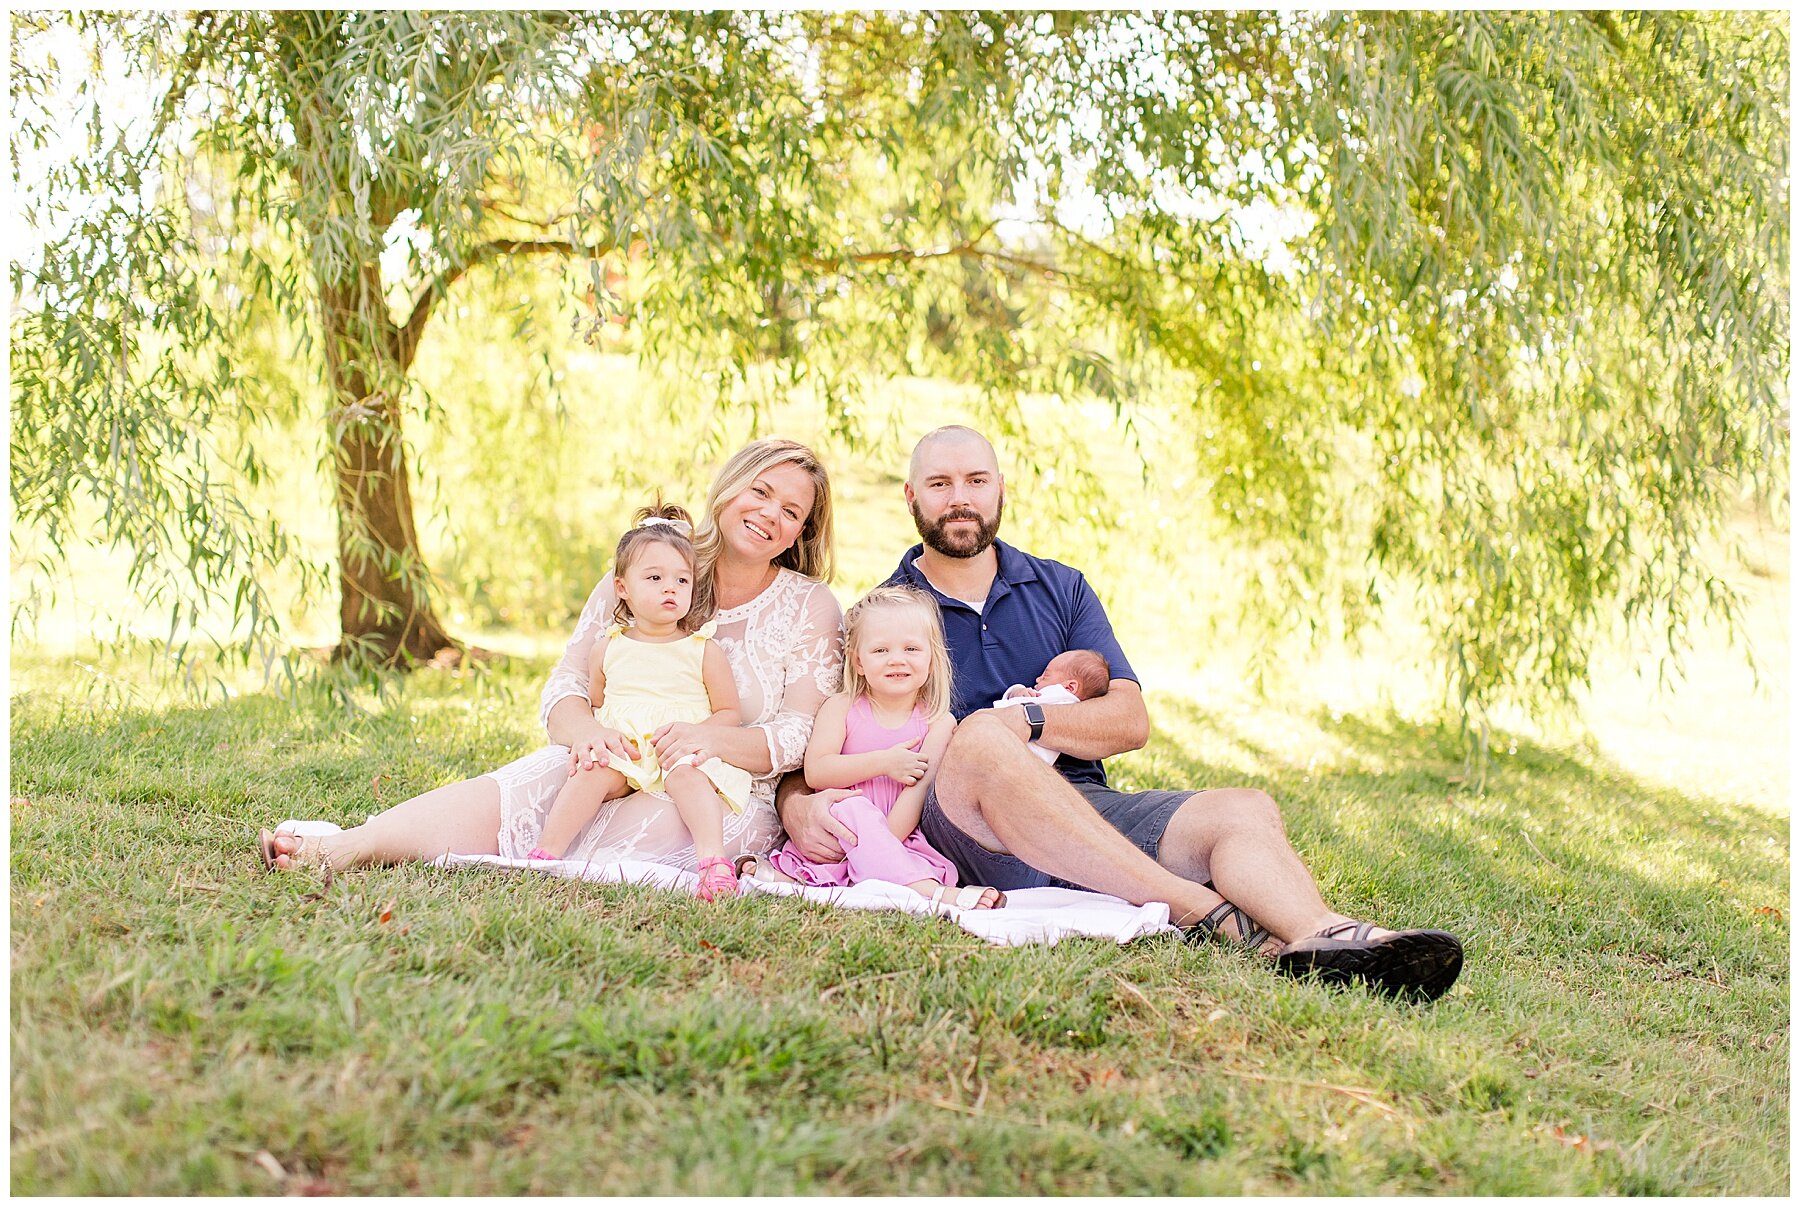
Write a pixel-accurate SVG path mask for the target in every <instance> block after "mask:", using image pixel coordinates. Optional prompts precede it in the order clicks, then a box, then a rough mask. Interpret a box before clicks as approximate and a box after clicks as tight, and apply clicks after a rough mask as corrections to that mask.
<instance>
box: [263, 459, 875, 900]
mask: <svg viewBox="0 0 1800 1207" xmlns="http://www.w3.org/2000/svg"><path fill="white" fill-rule="evenodd" d="M693 545H694V553H695V574H694V585H693V603H692V612H693V614H694V615H695V616H696V617H700V618H710V619H711V621H712V623H713V624H714V625H715V626H716V628H715V631H714V640H715V641H717V642H718V644H719V646H720V647H721V648H723V650H724V651H725V654H726V656H727V658H728V659H729V661H730V665H731V675H732V679H733V681H734V682H735V683H736V685H737V690H738V699H739V703H740V713H741V715H742V717H743V721H744V724H743V725H741V726H736V725H721V724H708V723H704V722H700V723H671V724H667V725H664V726H662V727H660V728H659V729H657V730H656V731H655V733H654V735H653V743H654V748H655V752H656V757H657V759H658V760H659V761H660V762H661V763H662V765H664V766H676V765H678V764H680V763H683V762H686V761H694V762H697V763H706V762H707V761H708V760H710V759H714V758H716V759H720V760H722V761H723V762H725V763H727V764H729V765H731V766H733V767H741V768H743V769H744V770H746V771H748V772H749V773H750V775H751V790H750V799H749V803H748V804H747V805H746V806H745V808H744V809H743V811H742V812H738V813H733V814H731V815H730V816H728V817H727V818H726V819H725V826H724V843H725V852H726V855H727V857H733V856H737V855H742V854H762V853H764V852H766V851H768V850H770V849H771V848H772V847H773V846H774V845H775V843H776V841H777V840H778V839H779V837H780V835H781V824H780V822H779V821H778V820H777V819H776V816H775V809H774V804H773V801H774V795H775V784H776V782H777V781H778V780H779V779H780V778H781V776H782V774H783V773H784V772H787V771H791V770H793V769H794V768H796V767H799V766H800V765H801V761H802V760H803V758H804V757H805V754H806V745H807V740H808V738H809V737H810V736H811V733H812V726H813V717H814V715H815V714H816V713H817V712H818V711H819V706H820V705H821V704H823V703H824V702H825V699H826V698H827V697H828V696H830V695H831V694H832V693H833V692H834V691H836V690H837V687H838V683H839V681H840V679H841V677H842V674H843V657H844V655H843V632H842V628H843V614H842V612H841V610H840V609H839V607H838V603H837V600H836V599H835V598H834V597H833V596H832V594H831V590H830V588H828V587H827V586H826V585H825V582H826V580H828V579H829V578H830V577H831V572H832V528H831V483H830V479H829V478H828V477H827V475H826V473H825V467H824V466H823V465H822V464H820V462H819V459H818V458H817V457H816V456H815V455H814V454H813V452H812V451H811V450H810V449H808V448H807V447H806V446H805V445H802V444H797V443H795V442H794V441H792V440H781V439H765V440H757V441H753V442H752V443H750V444H748V445H746V446H745V447H744V448H743V449H742V450H740V451H739V452H738V453H737V454H736V455H735V456H733V457H732V458H731V459H730V460H729V461H727V462H726V463H725V464H724V466H723V467H722V468H720V470H719V472H718V474H717V475H716V476H715V477H714V479H713V483H712V489H711V490H710V491H709V492H708V495H707V500H706V508H705V511H704V513H703V514H702V516H701V518H700V522H699V524H698V526H697V527H696V529H695V532H694V540H693ZM617 599H618V593H617V591H616V590H615V588H614V585H613V576H612V574H611V573H608V574H607V576H606V577H605V578H603V579H601V581H600V584H599V585H598V586H597V587H595V588H594V591H593V594H592V595H590V596H589V597H588V600H587V604H586V606H585V607H583V608H582V611H581V619H580V620H579V621H577V622H576V625H575V634H574V636H573V637H572V638H570V640H569V645H568V648H567V649H566V650H565V651H564V652H563V657H562V660H561V661H560V662H558V663H557V665H556V667H555V669H554V670H552V671H551V672H550V678H549V681H548V682H547V683H546V684H545V685H544V692H543V697H542V701H541V704H540V707H539V718H540V720H541V721H542V722H543V724H544V727H545V730H546V732H547V733H548V734H549V738H550V742H551V744H550V745H548V746H545V747H544V748H543V749H541V750H538V751H535V752H533V753H531V754H528V755H526V756H525V757H523V758H520V759H515V760H514V761H513V762H511V763H508V764H507V765H506V766H504V767H501V768H499V769H498V770H496V771H492V772H489V773H488V774H486V775H480V776H476V777H475V778H474V779H469V780H463V781H461V782H460V783H455V784H447V785H445V786H444V787H441V788H434V789H432V790H431V791H430V792H426V793H423V794H422V795H419V796H415V797H413V798H412V799H410V800H407V801H403V802H401V803H400V804H398V805H395V806H394V807H393V808H391V809H389V810H387V811H386V812H385V813H382V814H381V815H379V816H377V817H372V818H370V819H369V820H368V821H367V822H366V823H364V824H363V825H360V826H357V827H355V828H353V829H349V830H343V831H340V832H338V833H335V834H328V835H322V836H320V835H306V836H302V835H299V834H295V833H292V832H289V831H286V830H276V831H274V832H270V831H267V830H265V831H263V833H262V837H261V851H262V858H263V861H264V863H265V864H266V865H267V866H269V867H271V868H284V869H285V868H290V867H295V866H305V865H320V864H324V865H329V866H330V867H332V868H334V869H338V870H343V869H346V868H353V867H360V866H367V865H370V864H392V863H405V862H407V861H410V860H432V859H436V858H438V857H439V856H442V855H445V854H458V855H501V856H505V857H507V858H512V859H524V858H526V857H527V856H528V855H529V853H530V852H531V850H532V848H533V847H534V846H535V845H536V844H537V839H538V837H539V835H540V834H541V833H542V831H543V828H544V821H545V817H546V815H547V814H548V813H549V811H550V807H551V805H552V804H553V803H554V801H555V799H556V796H557V793H558V791H559V790H560V789H561V788H562V786H563V784H564V783H565V782H566V781H567V780H568V779H569V778H570V777H572V776H580V775H584V774H587V773H590V772H592V771H594V770H595V769H597V768H604V767H605V766H606V765H607V763H608V761H609V760H610V759H612V758H613V757H615V756H627V755H628V754H629V752H628V751H626V750H623V749H613V748H612V747H611V745H610V744H609V743H610V742H611V741H614V740H616V737H617V735H616V734H615V733H613V732H612V731H610V730H607V729H606V728H605V727H604V726H602V725H601V724H600V723H599V722H598V721H597V720H595V718H594V710H593V703H592V702H591V701H590V699H589V695H588V692H589V686H590V685H589V679H588V666H589V654H590V652H591V651H592V648H593V645H594V642H595V640H596V639H597V638H598V637H599V636H601V635H602V634H603V633H604V632H605V631H606V628H607V626H608V625H609V624H610V623H611V620H610V618H611V616H612V613H613V609H614V605H615V604H616V602H617ZM563 857H564V858H565V859H569V860H575V861H579V862H611V861H614V860H620V859H638V860H647V861H651V862H657V863H668V864H673V865H676V866H679V867H691V866H692V864H693V860H694V857H695V852H694V842H693V839H692V837H690V835H689V833H688V830H687V827H686V826H685V825H684V824H683V822H682V820H681V816H680V814H679V813H678V812H676V810H675V809H674V807H673V806H672V805H671V804H670V803H669V801H668V800H667V799H666V798H665V797H662V796H659V795H657V794H655V793H647V792H636V793H633V794H631V795H629V796H626V797H623V798H620V799H618V800H614V801H609V802H608V803H607V804H606V805H605V806H604V807H603V808H602V809H601V810H600V811H599V813H598V815H596V816H595V817H594V818H593V820H592V821H590V822H588V823H587V824H586V825H584V826H583V827H582V829H581V830H580V832H579V833H577V834H576V835H575V836H574V838H573V840H572V841H571V842H570V843H569V845H568V849H567V851H566V852H565V853H564V856H563Z"/></svg>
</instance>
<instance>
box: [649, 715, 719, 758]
mask: <svg viewBox="0 0 1800 1207" xmlns="http://www.w3.org/2000/svg"><path fill="white" fill-rule="evenodd" d="M650 745H651V746H652V747H653V748H654V749H655V750H656V762H657V765H658V766H660V767H664V768H668V767H673V766H674V765H675V764H676V763H679V762H680V761H681V760H682V759H685V758H687V757H688V756H690V755H691V756H693V760H694V765H695V766H699V765H700V764H702V763H704V762H706V760H707V759H710V758H712V757H714V755H713V751H712V748H711V746H710V744H709V743H708V741H707V730H706V726H704V725H694V724H689V723H688V722H686V721H671V722H670V723H669V724H667V725H664V726H663V727H662V728H661V729H658V730H657V731H656V732H655V733H652V734H651V735H650Z"/></svg>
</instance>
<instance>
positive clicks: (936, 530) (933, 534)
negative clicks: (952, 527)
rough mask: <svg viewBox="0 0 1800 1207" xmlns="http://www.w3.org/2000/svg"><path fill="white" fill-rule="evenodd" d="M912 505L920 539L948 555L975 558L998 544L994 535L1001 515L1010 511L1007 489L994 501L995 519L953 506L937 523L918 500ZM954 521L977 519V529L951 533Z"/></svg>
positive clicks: (998, 529)
mask: <svg viewBox="0 0 1800 1207" xmlns="http://www.w3.org/2000/svg"><path fill="white" fill-rule="evenodd" d="M910 506H911V508H912V517H913V527H915V528H917V529H918V530H919V538H920V539H921V540H923V541H924V542H925V544H926V545H927V546H928V547H930V548H932V549H935V550H937V551H938V552H939V553H941V554H943V555H944V556H945V557H954V558H959V559H961V558H971V557H976V556H979V555H980V554H982V553H985V552H986V551H987V549H988V546H990V545H992V544H993V543H994V537H995V536H996V535H997V534H998V533H999V531H1000V517H1001V516H1002V515H1003V514H1005V512H1006V492H1005V491H1001V492H1000V497H999V500H998V501H997V502H996V503H995V504H994V518H993V520H992V521H989V520H986V519H984V518H983V517H982V515H981V513H980V512H978V511H976V510H975V509H974V508H973V507H953V508H951V509H950V510H949V511H946V512H945V513H944V514H943V515H941V516H939V517H938V519H937V521H936V522H935V523H933V522H932V521H930V520H927V519H926V518H925V516H924V515H923V514H922V513H921V512H920V511H919V501H918V500H917V499H914V500H912V502H911V504H910ZM952 520H974V521H975V529H974V530H973V531H968V530H963V529H958V530H957V531H955V532H951V531H949V530H948V528H949V524H950V522H951V521H952Z"/></svg>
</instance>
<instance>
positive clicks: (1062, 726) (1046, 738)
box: [998, 679, 1150, 759]
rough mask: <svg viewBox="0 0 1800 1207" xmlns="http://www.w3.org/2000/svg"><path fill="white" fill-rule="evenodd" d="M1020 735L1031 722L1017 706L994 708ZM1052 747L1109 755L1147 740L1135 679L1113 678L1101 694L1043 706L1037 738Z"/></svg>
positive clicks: (1073, 753)
mask: <svg viewBox="0 0 1800 1207" xmlns="http://www.w3.org/2000/svg"><path fill="white" fill-rule="evenodd" d="M998 713H999V715H1000V716H1001V717H1003V718H1004V719H1005V720H1006V723H1007V724H1008V725H1010V726H1011V727H1012V729H1013V732H1015V733H1017V734H1018V735H1019V736H1020V737H1022V738H1023V737H1029V736H1030V733H1031V722H1029V721H1027V720H1026V719H1025V715H1024V710H1023V709H1020V708H1003V709H1000V710H998ZM1040 740H1041V741H1042V742H1043V744H1044V745H1045V746H1048V747H1049V748H1050V749H1052V750H1057V751H1061V752H1062V753H1063V754H1066V755H1069V756H1070V757H1072V758H1078V759H1110V758H1112V757H1113V756H1114V755H1118V754H1124V753H1125V752H1126V751H1127V750H1137V749H1138V748H1140V747H1141V746H1143V744H1144V743H1145V742H1148V741H1149V740H1150V714H1149V713H1148V712H1146V711H1145V709H1144V697H1143V694H1142V692H1140V691H1139V690H1138V686H1137V684H1135V683H1130V682H1128V681H1126V680H1117V679H1115V680H1114V681H1113V687H1112V690H1110V691H1108V692H1107V693H1106V694H1105V695H1104V696H1096V697H1095V698H1094V699H1092V700H1083V701H1081V702H1080V703H1078V704H1047V705H1045V706H1044V734H1043V737H1042V738H1041V739H1040Z"/></svg>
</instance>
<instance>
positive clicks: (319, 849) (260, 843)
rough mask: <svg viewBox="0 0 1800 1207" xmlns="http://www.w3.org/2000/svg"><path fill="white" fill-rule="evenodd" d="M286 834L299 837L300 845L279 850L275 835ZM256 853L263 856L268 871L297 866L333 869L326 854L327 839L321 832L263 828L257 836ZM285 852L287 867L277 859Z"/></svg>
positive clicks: (286, 870) (284, 869)
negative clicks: (300, 832) (312, 832)
mask: <svg viewBox="0 0 1800 1207" xmlns="http://www.w3.org/2000/svg"><path fill="white" fill-rule="evenodd" d="M278 834H285V835H287V836H288V837H289V838H298V839H299V840H300V845H299V846H298V847H296V848H294V849H293V850H292V851H285V852H284V851H277V850H276V849H275V837H276V835H278ZM256 853H257V854H258V855H261V856H262V863H263V870H264V871H266V872H291V871H293V870H294V869H295V868H324V869H325V870H326V871H330V870H331V860H330V858H329V857H327V856H326V854H325V839H324V836H323V835H319V834H296V833H294V832H293V831H292V830H266V829H265V830H262V831H260V832H258V834H257V836H256ZM283 854H285V855H286V856H287V859H288V865H287V867H285V868H284V867H282V866H281V865H280V864H278V863H276V862H275V860H276V859H277V858H278V857H279V856H281V855H283Z"/></svg>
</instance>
